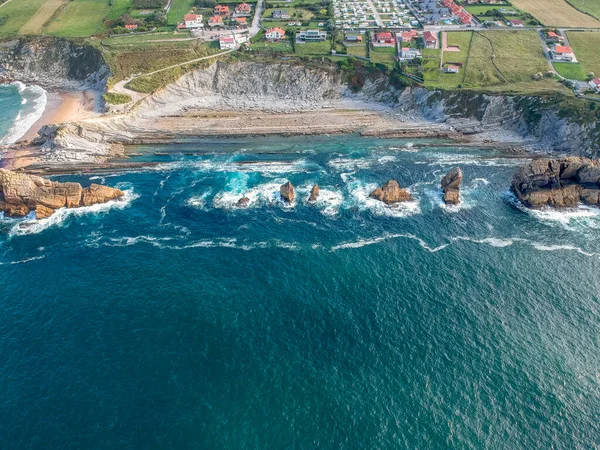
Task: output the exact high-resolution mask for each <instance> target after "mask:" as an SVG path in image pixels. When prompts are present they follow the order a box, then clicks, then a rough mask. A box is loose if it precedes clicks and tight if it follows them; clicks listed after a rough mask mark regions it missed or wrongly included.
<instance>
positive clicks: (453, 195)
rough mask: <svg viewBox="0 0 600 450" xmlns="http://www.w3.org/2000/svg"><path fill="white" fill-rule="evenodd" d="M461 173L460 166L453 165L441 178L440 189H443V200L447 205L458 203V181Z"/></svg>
mask: <svg viewBox="0 0 600 450" xmlns="http://www.w3.org/2000/svg"><path fill="white" fill-rule="evenodd" d="M462 179H463V174H462V170H460V167H455V168H454V169H452V170H451V171H450V172H448V173H447V174H446V175H444V177H443V178H442V191H444V202H446V204H449V205H458V204H459V203H460V183H462Z"/></svg>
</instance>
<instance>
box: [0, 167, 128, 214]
mask: <svg viewBox="0 0 600 450" xmlns="http://www.w3.org/2000/svg"><path fill="white" fill-rule="evenodd" d="M123 195H124V194H123V192H122V191H120V190H119V189H114V188H111V187H108V186H102V185H99V184H92V185H90V186H89V187H87V188H82V187H81V184H79V183H58V182H56V181H50V180H47V179H45V178H42V177H38V176H35V175H27V174H24V173H17V172H12V171H10V170H6V169H0V211H3V212H4V213H5V214H6V215H7V216H15V217H23V216H26V215H27V214H29V212H31V211H35V217H36V219H44V218H46V217H48V216H51V215H52V214H53V213H54V211H56V210H57V209H59V208H78V207H81V206H91V205H95V204H98V203H106V202H108V201H110V200H116V199H118V198H121V197H123Z"/></svg>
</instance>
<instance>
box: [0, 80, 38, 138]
mask: <svg viewBox="0 0 600 450" xmlns="http://www.w3.org/2000/svg"><path fill="white" fill-rule="evenodd" d="M47 100H48V99H47V95H46V91H45V90H44V89H42V88H41V87H39V86H35V85H33V86H27V85H25V84H23V83H21V82H19V81H16V82H14V83H11V84H0V111H2V112H1V113H0V145H7V144H13V143H15V142H17V141H18V140H19V139H21V138H22V137H23V136H24V135H25V133H27V131H28V130H29V129H30V128H31V126H32V125H33V124H34V123H35V122H37V121H38V120H39V119H40V118H41V117H42V114H43V113H44V110H45V109H46V103H47Z"/></svg>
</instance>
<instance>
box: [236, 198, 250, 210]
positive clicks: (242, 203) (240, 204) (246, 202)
mask: <svg viewBox="0 0 600 450" xmlns="http://www.w3.org/2000/svg"><path fill="white" fill-rule="evenodd" d="M235 206H236V207H238V208H247V207H248V206H250V199H249V198H248V197H242V198H240V199H239V200H238V202H237V203H236V204H235Z"/></svg>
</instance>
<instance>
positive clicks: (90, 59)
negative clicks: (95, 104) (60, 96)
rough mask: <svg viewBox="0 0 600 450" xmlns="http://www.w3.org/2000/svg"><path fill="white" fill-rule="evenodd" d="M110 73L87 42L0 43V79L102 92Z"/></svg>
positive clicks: (44, 40)
mask: <svg viewBox="0 0 600 450" xmlns="http://www.w3.org/2000/svg"><path fill="white" fill-rule="evenodd" d="M110 75H111V72H110V68H109V67H108V64H106V62H105V61H104V58H103V57H102V54H101V53H100V51H98V50H97V49H95V48H94V47H92V46H90V45H79V44H76V43H74V42H71V41H69V40H67V39H56V38H36V39H28V38H22V39H13V40H10V41H5V42H1V43H0V82H11V81H21V82H22V83H25V84H37V85H40V86H42V87H43V88H45V89H49V90H60V91H65V90H87V89H89V90H96V91H104V89H105V87H106V82H107V80H108V78H109V77H110Z"/></svg>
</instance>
